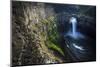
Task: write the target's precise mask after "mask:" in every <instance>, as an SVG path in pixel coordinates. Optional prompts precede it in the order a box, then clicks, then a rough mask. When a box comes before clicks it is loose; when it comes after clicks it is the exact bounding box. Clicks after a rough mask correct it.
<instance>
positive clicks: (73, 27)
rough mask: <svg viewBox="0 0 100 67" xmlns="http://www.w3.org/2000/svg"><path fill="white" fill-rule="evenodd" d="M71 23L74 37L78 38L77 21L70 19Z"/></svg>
mask: <svg viewBox="0 0 100 67" xmlns="http://www.w3.org/2000/svg"><path fill="white" fill-rule="evenodd" d="M70 22H71V23H72V35H73V36H74V37H75V36H76V23H77V20H76V18H75V17H72V18H71V19H70Z"/></svg>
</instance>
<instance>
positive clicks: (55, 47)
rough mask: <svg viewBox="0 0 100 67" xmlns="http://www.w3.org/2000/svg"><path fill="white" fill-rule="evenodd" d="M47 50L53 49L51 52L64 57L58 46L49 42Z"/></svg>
mask: <svg viewBox="0 0 100 67" xmlns="http://www.w3.org/2000/svg"><path fill="white" fill-rule="evenodd" d="M48 48H49V49H53V50H55V51H57V52H59V53H60V54H61V55H63V56H64V52H63V50H62V49H61V48H60V47H59V46H58V45H56V44H54V43H52V42H49V44H48Z"/></svg>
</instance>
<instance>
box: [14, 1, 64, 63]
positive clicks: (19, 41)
mask: <svg viewBox="0 0 100 67" xmlns="http://www.w3.org/2000/svg"><path fill="white" fill-rule="evenodd" d="M54 16H55V15H54V11H53V8H52V7H50V6H45V4H43V3H25V2H24V3H22V2H12V60H13V61H12V65H31V64H46V63H47V64H49V63H58V62H60V63H62V62H63V60H62V58H61V57H58V56H57V55H55V54H54V51H53V50H51V49H49V48H48V46H50V45H49V44H50V43H52V42H51V41H49V39H50V38H51V39H53V37H48V36H49V34H50V35H51V34H52V31H53V29H54V28H56V27H57V26H56V23H55V22H56V20H54V18H55V17H54ZM48 20H49V21H48ZM51 24H52V26H50V25H51ZM50 32H51V33H50ZM55 33H57V32H55ZM55 36H57V34H55ZM56 39H57V38H56ZM51 48H52V47H51ZM55 48H56V46H55ZM58 51H60V53H62V54H63V52H61V49H60V48H58Z"/></svg>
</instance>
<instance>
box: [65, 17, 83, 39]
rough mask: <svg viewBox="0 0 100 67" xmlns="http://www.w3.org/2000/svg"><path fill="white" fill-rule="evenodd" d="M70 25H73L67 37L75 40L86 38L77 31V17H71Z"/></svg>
mask: <svg viewBox="0 0 100 67" xmlns="http://www.w3.org/2000/svg"><path fill="white" fill-rule="evenodd" d="M70 23H71V25H72V28H71V31H70V30H69V32H68V33H67V34H66V35H65V37H66V36H71V37H72V38H74V39H78V38H84V36H83V35H82V34H81V33H80V32H78V31H77V19H76V18H75V17H71V18H70Z"/></svg>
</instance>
